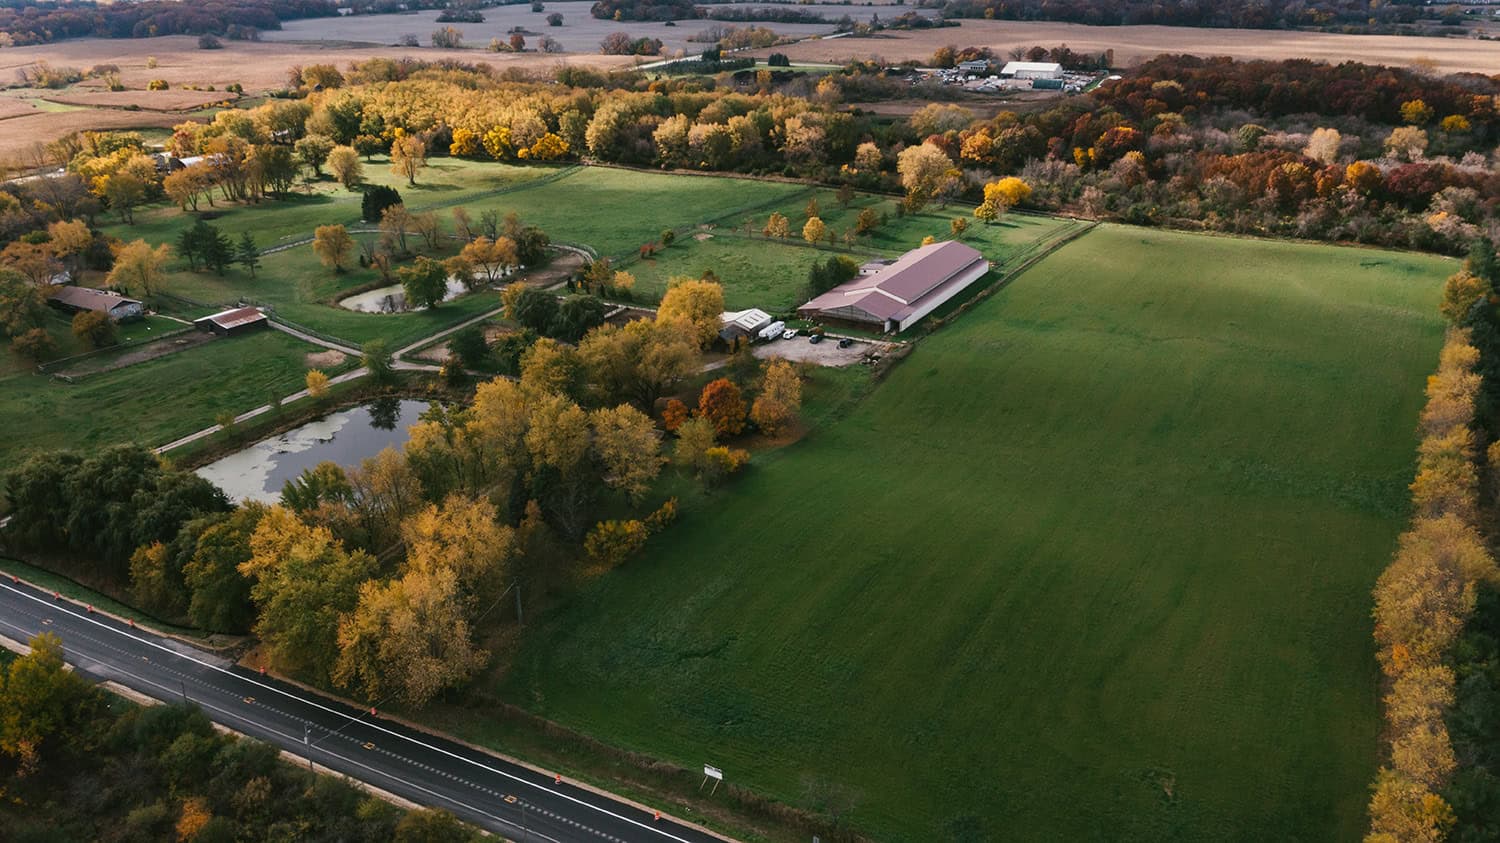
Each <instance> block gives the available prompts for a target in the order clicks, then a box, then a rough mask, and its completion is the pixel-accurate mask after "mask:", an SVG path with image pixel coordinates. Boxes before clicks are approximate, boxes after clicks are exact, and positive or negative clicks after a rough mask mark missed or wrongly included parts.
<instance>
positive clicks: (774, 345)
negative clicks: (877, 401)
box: [754, 335, 892, 366]
mask: <svg viewBox="0 0 1500 843" xmlns="http://www.w3.org/2000/svg"><path fill="white" fill-rule="evenodd" d="M891 347H892V346H891V344H890V343H884V342H874V341H871V340H855V341H854V344H853V345H851V346H849V347H848V348H839V341H838V339H837V338H834V337H830V338H828V339H825V340H823V341H822V342H820V343H818V344H816V345H814V344H813V343H810V342H808V341H807V337H806V336H805V335H804V336H798V337H793V338H792V339H789V340H774V341H772V342H768V343H762V344H760V345H757V346H755V349H754V350H755V356H756V357H759V358H761V359H762V360H765V359H769V358H772V357H779V358H781V359H783V360H793V361H796V362H798V363H813V364H815V365H818V366H853V365H855V364H857V363H860V362H863V361H864V359H865V358H866V357H867V356H869V355H870V354H872V353H877V354H884V353H886V352H887V351H889V350H890V348H891Z"/></svg>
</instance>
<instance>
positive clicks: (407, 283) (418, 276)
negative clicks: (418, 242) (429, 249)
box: [396, 257, 448, 307]
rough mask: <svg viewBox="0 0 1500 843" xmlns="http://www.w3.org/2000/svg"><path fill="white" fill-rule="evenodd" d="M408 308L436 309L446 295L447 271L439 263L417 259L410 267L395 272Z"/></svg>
mask: <svg viewBox="0 0 1500 843" xmlns="http://www.w3.org/2000/svg"><path fill="white" fill-rule="evenodd" d="M396 277H398V278H400V279H401V289H402V291H403V292H404V293H405V294H406V304H407V306H408V307H437V306H438V305H439V304H441V303H442V301H443V297H444V296H446V295H447V294H448V271H447V270H446V269H445V268H444V267H443V264H442V262H441V261H435V260H433V259H431V258H427V257H419V258H417V259H416V260H415V261H414V262H413V263H412V264H411V266H403V267H401V268H400V269H398V270H396Z"/></svg>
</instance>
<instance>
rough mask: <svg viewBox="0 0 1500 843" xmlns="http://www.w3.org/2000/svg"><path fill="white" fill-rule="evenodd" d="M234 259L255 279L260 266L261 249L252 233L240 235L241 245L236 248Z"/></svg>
mask: <svg viewBox="0 0 1500 843" xmlns="http://www.w3.org/2000/svg"><path fill="white" fill-rule="evenodd" d="M234 259H235V261H237V262H238V263H239V264H240V266H243V267H244V268H245V269H246V270H248V271H249V272H250V277H251V278H254V277H255V270H256V268H257V267H259V266H260V248H259V247H257V246H256V245H255V238H253V237H251V236H250V232H248V231H247V232H245V233H243V234H241V235H240V244H239V246H238V247H236V248H235V252H234Z"/></svg>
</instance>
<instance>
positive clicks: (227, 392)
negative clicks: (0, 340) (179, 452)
mask: <svg viewBox="0 0 1500 843" xmlns="http://www.w3.org/2000/svg"><path fill="white" fill-rule="evenodd" d="M320 350H321V349H319V348H317V347H316V346H312V345H308V344H307V343H304V342H301V341H300V340H297V339H294V338H292V337H289V336H287V335H286V334H282V333H280V332H277V331H261V332H258V333H254V334H249V335H246V336H241V337H231V338H225V339H216V340H214V341H212V342H210V343H208V344H206V345H203V346H199V347H197V348H191V349H188V350H186V351H181V352H178V353H176V354H171V355H168V356H166V357H162V358H159V359H156V360H151V361H147V362H145V363H140V364H137V365H134V366H130V367H128V368H124V369H117V370H115V371H112V372H107V373H104V374H99V375H94V376H91V377H87V378H83V379H81V380H79V381H78V382H76V383H72V384H68V383H63V382H61V381H56V380H53V379H51V378H48V377H45V376H42V375H35V374H18V375H12V376H10V377H5V378H3V379H0V395H4V396H5V400H3V401H0V429H4V430H8V431H11V435H10V436H7V437H5V439H4V440H3V441H0V468H4V467H8V466H12V465H15V464H16V463H18V462H19V461H21V460H22V459H24V458H25V456H26V454H27V453H28V452H30V451H33V450H43V449H48V448H84V449H88V448H97V447H102V446H105V445H111V444H116V443H120V442H139V443H141V444H144V445H150V446H157V445H162V444H164V443H166V442H169V441H171V440H173V439H176V438H178V437H181V436H186V435H187V434H189V433H192V432H194V431H197V430H201V429H203V428H205V427H208V426H209V425H212V424H213V423H214V417H215V416H217V415H218V414H220V413H224V412H233V413H236V414H238V413H243V412H245V411H246V410H250V409H253V408H255V407H258V406H260V405H262V404H265V403H266V402H267V401H269V400H270V398H271V396H273V395H275V396H277V397H285V396H287V395H289V394H291V393H292V392H295V391H297V390H298V389H301V388H302V383H303V379H304V378H305V376H306V372H307V368H308V367H307V365H306V363H305V357H306V355H307V354H308V353H309V352H315V351H320ZM349 365H353V361H349V362H346V364H345V365H344V367H342V368H347V367H348V366H349ZM340 370H341V369H333V370H330V374H332V373H333V372H335V371H340Z"/></svg>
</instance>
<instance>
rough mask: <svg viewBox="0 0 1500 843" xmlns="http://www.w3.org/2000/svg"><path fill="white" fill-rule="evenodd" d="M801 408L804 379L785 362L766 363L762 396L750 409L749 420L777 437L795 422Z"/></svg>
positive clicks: (762, 381)
mask: <svg viewBox="0 0 1500 843" xmlns="http://www.w3.org/2000/svg"><path fill="white" fill-rule="evenodd" d="M801 408H802V378H801V377H800V376H799V375H798V374H797V369H796V367H795V366H793V365H792V364H791V363H789V362H787V361H785V360H774V361H771V362H769V363H767V364H766V368H765V376H764V377H763V378H762V380H761V386H760V394H759V395H757V396H756V397H755V402H754V403H753V404H752V405H751V406H750V419H751V421H754V422H755V424H756V426H758V427H759V428H760V429H761V430H763V431H765V432H766V433H767V434H769V435H771V436H775V435H776V434H778V433H780V432H781V431H782V430H784V429H785V428H786V426H787V425H788V424H790V423H791V422H792V421H793V420H795V419H796V417H797V413H798V411H800V410H801Z"/></svg>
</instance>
